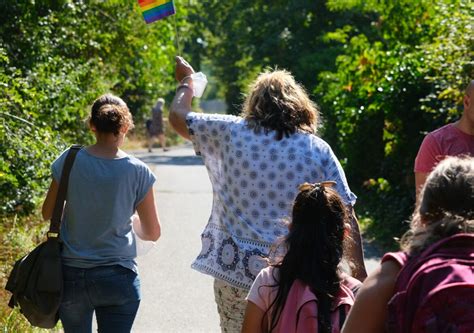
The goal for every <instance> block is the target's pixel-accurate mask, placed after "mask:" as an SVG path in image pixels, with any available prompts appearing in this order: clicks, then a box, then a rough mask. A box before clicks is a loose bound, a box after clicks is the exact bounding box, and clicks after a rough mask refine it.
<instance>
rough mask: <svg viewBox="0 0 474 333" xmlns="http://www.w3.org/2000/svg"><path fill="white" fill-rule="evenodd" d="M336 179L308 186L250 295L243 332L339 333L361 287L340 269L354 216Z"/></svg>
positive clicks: (301, 191)
mask: <svg viewBox="0 0 474 333" xmlns="http://www.w3.org/2000/svg"><path fill="white" fill-rule="evenodd" d="M333 184H334V183H332V182H322V183H317V184H309V183H306V184H302V185H301V186H300V192H299V193H298V195H297V197H296V199H295V202H294V205H293V214H292V218H291V222H290V224H289V225H288V229H289V233H288V235H287V236H286V237H285V238H284V242H283V243H282V244H278V243H277V244H278V245H277V246H276V248H275V249H276V250H275V251H277V250H279V249H280V247H281V248H282V251H285V252H286V253H285V252H284V256H283V258H278V257H277V258H276V261H273V264H271V265H270V266H269V267H267V268H264V269H263V270H261V271H260V273H259V274H258V275H257V278H256V279H255V281H254V283H253V285H252V288H251V289H250V293H249V295H248V297H247V299H248V304H247V310H246V312H245V320H244V324H243V329H242V333H260V332H280V333H291V332H320V333H323V332H329V333H337V332H339V331H340V329H341V328H342V325H343V323H344V319H345V317H346V316H347V313H348V312H349V310H350V308H351V307H352V305H353V304H354V298H355V296H354V291H355V290H356V289H357V288H358V287H359V286H360V285H361V282H360V281H359V280H356V279H354V278H352V277H350V276H348V275H346V274H345V273H343V272H342V271H341V270H340V263H341V261H342V259H343V256H344V254H345V249H344V244H345V243H346V242H345V241H347V240H348V239H347V236H346V235H348V233H349V230H350V224H349V216H348V214H347V210H346V207H345V205H344V203H343V201H342V200H341V198H340V196H339V195H338V194H337V192H336V191H335V190H333V189H332V188H331V186H333Z"/></svg>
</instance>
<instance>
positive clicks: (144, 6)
mask: <svg viewBox="0 0 474 333" xmlns="http://www.w3.org/2000/svg"><path fill="white" fill-rule="evenodd" d="M138 4H139V5H140V8H141V10H142V13H143V17H144V18H145V22H146V23H147V24H149V23H153V22H155V21H158V20H161V19H162V18H165V17H167V16H170V15H173V14H174V13H175V9H174V4H173V0H138Z"/></svg>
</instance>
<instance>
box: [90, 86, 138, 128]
mask: <svg viewBox="0 0 474 333" xmlns="http://www.w3.org/2000/svg"><path fill="white" fill-rule="evenodd" d="M89 124H90V126H91V127H92V128H93V129H94V130H95V131H96V132H98V133H112V134H114V135H115V136H118V135H119V134H120V133H125V132H127V131H128V130H130V129H132V128H133V126H134V125H133V120H132V114H131V113H130V111H129V109H128V106H127V104H126V103H125V102H124V101H123V100H122V99H121V98H120V97H117V96H114V95H112V94H105V95H102V96H100V97H99V98H97V99H96V100H95V101H94V104H93V105H92V108H91V114H90V116H89Z"/></svg>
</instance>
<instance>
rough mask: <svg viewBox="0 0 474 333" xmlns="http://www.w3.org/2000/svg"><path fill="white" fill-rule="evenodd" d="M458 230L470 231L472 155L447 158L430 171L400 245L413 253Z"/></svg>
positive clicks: (473, 189)
mask: <svg viewBox="0 0 474 333" xmlns="http://www.w3.org/2000/svg"><path fill="white" fill-rule="evenodd" d="M458 233H474V158H473V157H448V158H446V159H445V160H443V161H442V162H440V163H439V164H438V165H437V166H436V168H435V169H434V170H433V171H432V172H431V174H430V175H429V176H428V178H427V180H426V183H425V185H424V187H423V190H422V191H421V200H420V204H419V206H418V207H417V209H416V211H415V213H414V215H413V218H412V222H411V226H410V230H409V231H408V232H407V233H406V234H405V235H404V236H403V238H402V241H401V245H402V249H403V250H404V251H406V252H408V253H410V254H417V253H419V252H421V251H423V250H424V249H425V248H427V247H428V246H429V245H431V244H433V243H435V242H436V241H438V240H441V239H442V238H445V237H449V236H451V235H455V234H458Z"/></svg>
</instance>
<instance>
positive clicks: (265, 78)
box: [243, 70, 319, 140]
mask: <svg viewBox="0 0 474 333" xmlns="http://www.w3.org/2000/svg"><path fill="white" fill-rule="evenodd" d="M243 117H244V118H245V119H246V121H247V124H248V126H249V127H250V128H252V129H253V130H254V131H255V132H256V133H259V132H260V131H261V130H263V131H264V132H265V133H268V132H269V131H272V130H274V131H276V139H277V140H281V139H282V138H283V137H288V136H290V135H291V134H294V133H295V132H296V131H298V130H300V131H303V132H306V133H311V134H315V133H316V130H317V126H318V122H319V110H318V107H317V106H316V104H315V103H314V102H313V101H311V99H310V98H309V96H308V94H307V93H306V91H305V89H304V88H303V86H301V85H300V84H298V83H297V82H296V81H295V79H294V78H293V76H292V75H291V74H290V73H289V72H288V71H285V70H274V71H268V70H267V71H265V72H263V73H261V74H260V75H259V76H258V77H257V79H256V80H255V81H254V82H253V83H252V84H251V86H250V93H249V94H248V95H247V97H246V99H245V102H244V105H243Z"/></svg>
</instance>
